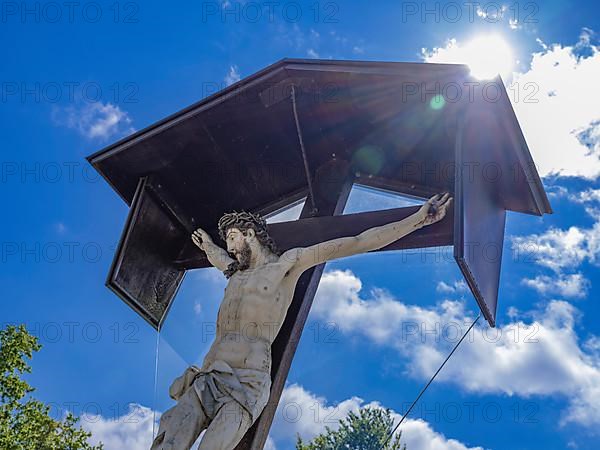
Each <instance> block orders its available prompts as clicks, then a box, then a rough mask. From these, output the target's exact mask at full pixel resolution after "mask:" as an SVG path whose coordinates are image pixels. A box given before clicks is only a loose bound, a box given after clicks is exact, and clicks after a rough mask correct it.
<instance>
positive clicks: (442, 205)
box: [416, 192, 452, 227]
mask: <svg viewBox="0 0 600 450" xmlns="http://www.w3.org/2000/svg"><path fill="white" fill-rule="evenodd" d="M451 203H452V197H450V193H449V192H446V193H445V194H444V195H442V194H435V195H434V196H433V197H431V198H430V199H429V200H427V202H425V204H424V205H423V206H422V207H421V209H420V210H419V211H417V212H416V214H417V217H418V222H417V223H418V226H419V227H425V226H427V225H431V224H434V223H436V222H439V221H440V220H442V219H443V218H444V217H445V216H446V211H447V210H448V207H449V206H450V204H451Z"/></svg>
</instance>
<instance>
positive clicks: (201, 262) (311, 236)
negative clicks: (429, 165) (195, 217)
mask: <svg viewBox="0 0 600 450" xmlns="http://www.w3.org/2000/svg"><path fill="white" fill-rule="evenodd" d="M419 208H420V206H408V207H404V208H394V209H386V210H381V211H371V212H362V213H355V214H346V215H341V216H323V217H307V218H304V219H299V220H294V221H290V222H280V223H273V224H270V225H269V226H268V229H269V235H271V237H272V238H273V240H274V241H275V242H276V243H277V246H278V247H279V249H280V250H281V251H286V250H289V249H291V248H296V247H308V246H310V245H314V244H317V243H319V242H324V241H328V240H331V239H336V238H341V237H346V236H356V235H358V234H360V233H361V232H363V231H365V230H368V229H369V228H373V227H377V226H381V225H385V224H388V223H391V222H397V221H399V220H402V219H404V218H406V217H408V216H410V215H412V214H414V213H415V212H417V211H418V210H419ZM210 234H211V236H214V237H213V239H215V242H218V239H220V238H218V237H217V236H218V234H217V232H216V231H213V232H211V233H210ZM453 237H454V220H453V210H452V208H450V210H449V211H448V213H447V214H446V217H444V219H443V220H441V221H440V222H437V223H435V224H433V225H430V226H428V227H425V228H421V229H420V230H417V231H415V232H413V233H411V234H409V235H407V236H405V237H403V238H402V239H399V240H397V241H396V242H393V243H391V244H390V245H388V246H386V247H383V248H381V249H379V250H375V251H386V250H405V249H412V248H426V247H438V246H444V245H453ZM176 266H177V267H178V268H180V269H187V270H189V269H198V268H203V267H210V263H209V262H208V259H207V258H206V255H205V254H204V252H202V251H201V250H200V249H198V248H197V247H195V246H194V245H193V243H191V241H190V242H189V243H187V244H186V247H185V248H184V250H183V252H182V253H181V255H180V257H179V258H178V260H177V261H176Z"/></svg>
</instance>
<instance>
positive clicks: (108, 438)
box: [80, 404, 160, 450]
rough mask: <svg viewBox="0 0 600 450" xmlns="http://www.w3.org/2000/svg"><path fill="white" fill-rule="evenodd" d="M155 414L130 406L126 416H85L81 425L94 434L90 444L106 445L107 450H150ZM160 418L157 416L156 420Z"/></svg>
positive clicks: (139, 407)
mask: <svg viewBox="0 0 600 450" xmlns="http://www.w3.org/2000/svg"><path fill="white" fill-rule="evenodd" d="M154 416H155V412H154V411H152V410H151V409H150V408H147V407H145V406H141V405H137V404H130V405H129V410H128V412H127V413H126V414H124V415H122V416H120V417H117V418H116V419H107V418H105V417H103V416H96V415H84V416H82V420H81V422H80V423H81V425H82V427H83V428H84V429H85V430H86V431H89V432H91V433H92V437H91V438H90V439H89V441H90V443H92V444H94V445H97V444H98V443H99V442H102V443H103V444H104V448H105V449H106V450H118V449H127V450H148V449H149V448H150V446H151V445H152V426H153V424H154V425H155V426H156V427H158V422H154V419H155V417H154ZM159 417H160V415H159V414H156V420H158V418H159Z"/></svg>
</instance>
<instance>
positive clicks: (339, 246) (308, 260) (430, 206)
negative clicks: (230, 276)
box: [282, 193, 452, 272]
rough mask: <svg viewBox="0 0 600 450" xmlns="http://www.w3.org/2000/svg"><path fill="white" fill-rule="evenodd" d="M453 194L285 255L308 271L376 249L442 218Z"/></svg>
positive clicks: (298, 268) (438, 195)
mask: <svg viewBox="0 0 600 450" xmlns="http://www.w3.org/2000/svg"><path fill="white" fill-rule="evenodd" d="M451 202H452V197H450V194H449V193H446V194H444V195H441V194H436V195H434V196H433V197H431V198H430V199H429V200H427V202H426V203H425V204H424V205H423V206H422V207H421V208H420V209H419V210H418V211H417V212H416V213H414V214H413V215H411V216H408V217H406V218H404V219H402V220H399V221H397V222H391V223H388V224H386V225H381V226H378V227H373V228H369V229H368V230H365V231H363V232H362V233H360V234H358V235H357V236H349V237H343V238H338V239H332V240H330V241H324V242H320V243H318V244H315V245H311V246H310V247H303V248H293V249H290V250H288V251H287V252H285V253H284V254H283V255H282V259H284V260H286V261H290V262H293V263H294V269H293V270H298V271H301V272H303V271H305V270H306V269H308V268H310V267H312V266H316V265H317V264H321V263H324V262H326V261H330V260H332V259H337V258H342V257H344V256H350V255H355V254H358V253H365V252H369V251H372V250H377V249H380V248H382V247H385V246H386V245H389V244H391V243H392V242H395V241H397V240H398V239H401V238H403V237H404V236H406V235H407V234H410V233H412V232H413V231H416V230H418V229H420V228H422V227H424V226H427V225H431V224H433V223H436V222H439V221H440V220H442V219H443V218H444V216H445V215H446V211H447V210H448V207H449V205H450V203H451Z"/></svg>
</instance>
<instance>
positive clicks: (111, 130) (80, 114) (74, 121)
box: [52, 102, 135, 140]
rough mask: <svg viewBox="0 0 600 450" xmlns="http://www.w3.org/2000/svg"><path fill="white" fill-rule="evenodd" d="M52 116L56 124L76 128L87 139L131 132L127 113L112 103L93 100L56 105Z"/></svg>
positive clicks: (106, 137) (107, 137)
mask: <svg viewBox="0 0 600 450" xmlns="http://www.w3.org/2000/svg"><path fill="white" fill-rule="evenodd" d="M52 118H53V120H54V122H55V123H56V124H58V125H61V126H65V127H67V128H70V129H74V130H77V131H78V132H79V133H80V134H81V135H82V136H84V137H86V138H88V139H100V140H107V139H109V138H112V137H113V136H117V137H122V136H125V135H127V134H131V133H133V132H134V131H135V129H134V128H133V127H132V126H131V118H130V117H129V114H128V113H127V112H125V111H123V110H121V108H119V107H118V106H117V105H113V104H112V103H109V102H107V103H103V102H94V103H85V104H84V105H83V106H69V107H65V108H60V107H56V108H54V110H53V111H52Z"/></svg>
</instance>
